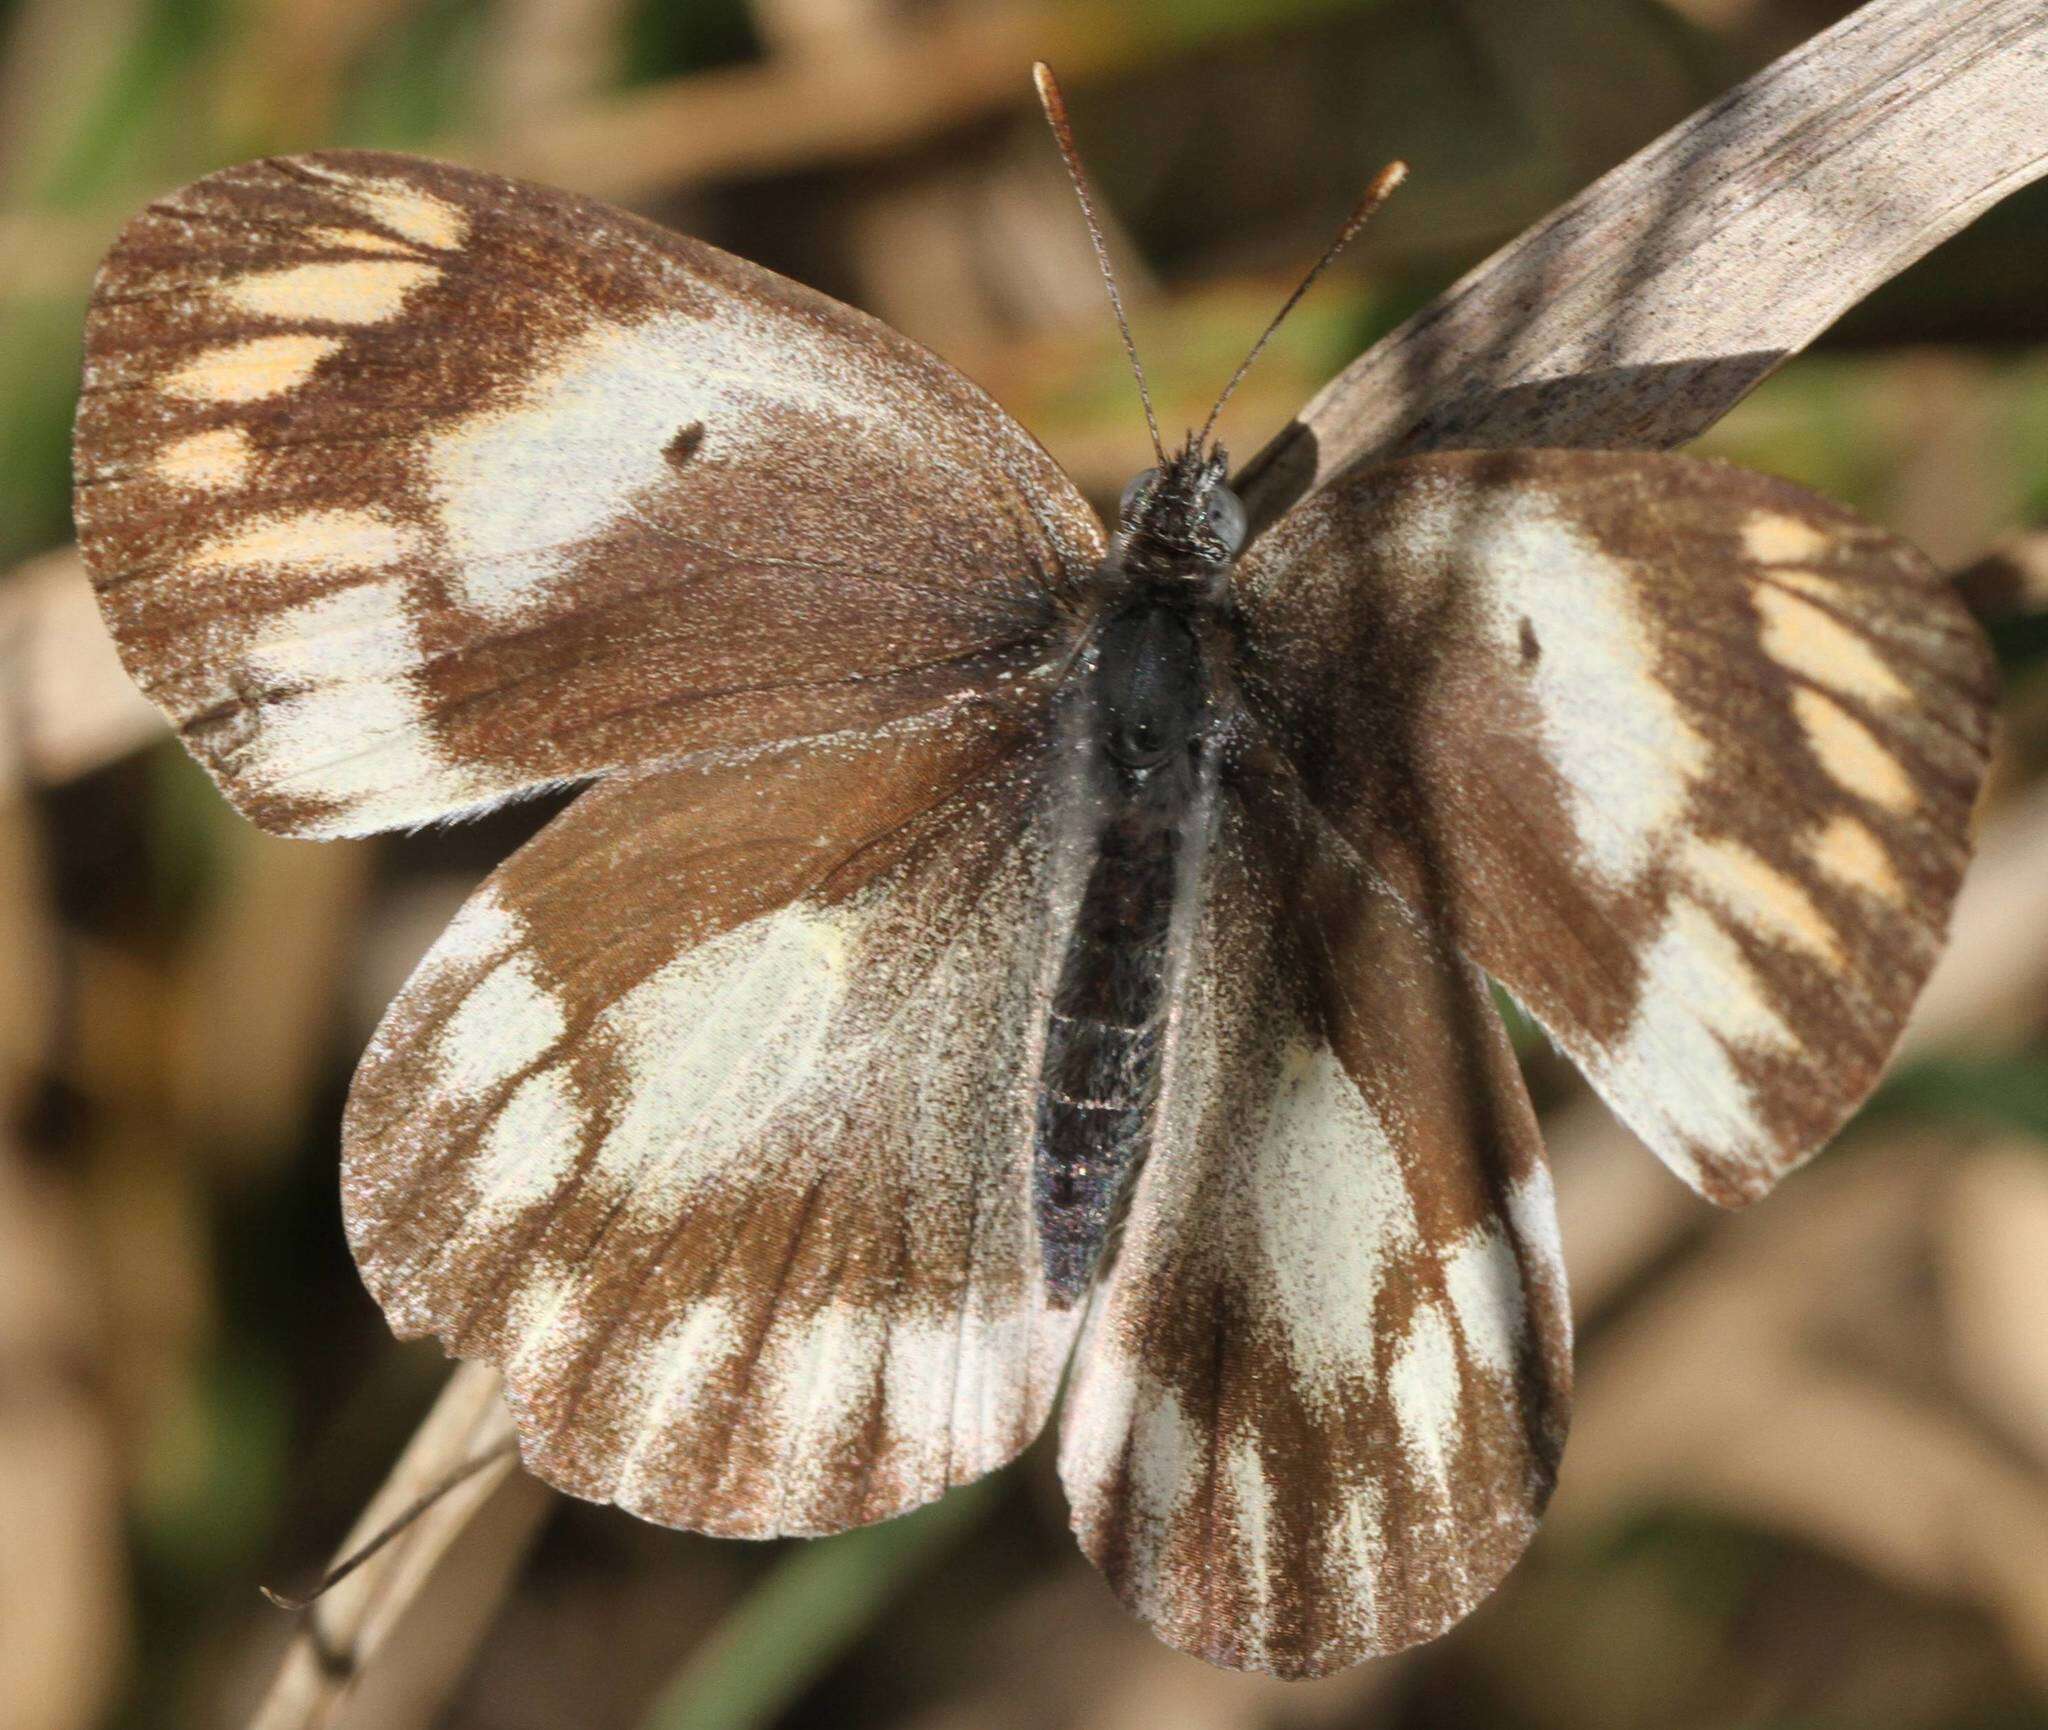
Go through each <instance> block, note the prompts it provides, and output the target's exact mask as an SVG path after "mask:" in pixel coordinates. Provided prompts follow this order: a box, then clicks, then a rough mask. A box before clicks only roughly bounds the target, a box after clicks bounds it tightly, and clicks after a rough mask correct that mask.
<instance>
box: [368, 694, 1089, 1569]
mask: <svg viewBox="0 0 2048 1730" xmlns="http://www.w3.org/2000/svg"><path fill="white" fill-rule="evenodd" d="M1039 755H1040V754H1039V752H1038V751H1037V750H1036V748H1035V746H1034V739H1033V735H1032V732H1031V728H1030V725H1029V722H1028V720H1026V719H1020V717H1019V716H1018V715H1017V714H1015V713H1003V712H1001V711H991V710H990V709H988V708H986V707H983V706H969V707H967V708H965V709H962V710H958V711H955V712H953V713H952V714H950V715H948V716H945V717H941V718H939V719H936V720H931V719H922V718H921V719H916V720H912V721H907V722H901V723H898V724H897V725H896V726H895V727H893V728H890V729H887V730H886V731H884V732H882V733H878V734H875V735H872V736H869V737H867V738H860V739H838V740H825V741H817V742H813V743H809V744H805V745H799V746H789V747H779V748H777V749H774V750H771V751H766V752H762V753H758V754H755V755H752V756H750V757H748V758H747V759H745V760H744V761H742V762H739V763H736V764H724V763H702V764H697V765H684V766H681V767H678V768H674V769H658V770H652V771H646V772H643V773H639V774H633V775H621V776H617V777H614V778H612V779H610V780H608V781H606V782H604V783H603V784H601V785H600V786H598V787H597V788H594V789H593V790H591V791H590V792H588V793H586V794H584V795H583V796H582V797H581V798H580V799H579V800H578V801H577V802H576V803H575V804H574V805H572V806H571V807H570V809H569V810H568V811H567V812H565V813H564V814H563V815H562V816H560V817H558V818H556V819H555V821H554V822H553V823H551V824H550V825H549V826H548V827H547V828H546V829H544V830H543V831H542V832H541V833H540V834H539V835H538V836H537V837H536V838H535V839H534V840H533V841H532V842H530V843H529V844H528V845H527V846H526V847H525V848H523V849H522V850H521V851H520V852H518V853H516V854H515V855H513V857H512V858H511V859H509V860H508V861H507V862H506V863H505V864H504V865H503V866H501V867H500V868H499V870H498V871H497V872H496V873H494V874H493V875H492V877H491V878H490V879H489V880H488V881H487V882H486V883H485V884H484V886H483V887H482V888H481V889H480V890H479V891H478V892H477V894H476V895H475V897H474V898H472V900H471V901H470V902H469V904H468V905H467V906H466V907H465V908H464V909H463V911H462V913H461V914H460V916H459V917H458V918H457V919H456V921H455V923H454V924H453V925H452V926H451V927H450V928H449V931H448V932H447V934H446V935H445V936H444V937H443V938H442V939H441V941H440V942H439V943H438V944H437V945H436V946H435V947H434V949H433V950H432V951H430V952H429V954H428V956H427V958H426V960H425V961H424V962H423V963H422V964H421V966H420V969H419V971H418V972H417V973H416V974H415V975H414V977H413V978H412V980H411V981H410V982H409V983H408V984H407V986H406V988H405V990H404V991H403V992H402V993H401V994H400V996H399V998H398V1000H397V1002H396V1003H394V1004H393V1005H392V1008H391V1011H390V1013H389V1014H388V1015H387V1016H386V1018H385V1020H384V1023H383V1025H382V1026H381V1027H380V1028H379V1030H378V1033H377V1037H376V1039H375V1041H374V1043H373V1044H372V1046H371V1049H370V1052H369V1055H368V1056H367V1057H366V1058H365V1060H364V1063H363V1066H362V1069H361V1070H360V1071H359V1072H358V1075H357V1078H356V1083H355V1086H354V1088H353V1090H352V1091H351V1094H350V1098H349V1109H348V1118H347V1123H346V1126H345V1132H344V1152H343V1194H344V1199H345V1212H346V1216H347V1222H348V1229H349V1239H350V1243H351V1245H352V1246H353V1248H354V1250H355V1254H356V1260H357V1263H358V1265H359V1266H360V1267H361V1268H362V1271H363V1276H364V1279H365V1280H366V1281H367V1283H368V1284H369V1287H370V1289H371V1291H372V1292H373V1293H374V1294H375V1295H376V1296H377V1298H378V1300H379V1301H380V1302H381V1303H382V1304H383V1305H384V1308H385V1311H386V1313H387V1314H388V1315H389V1317H390V1319H391V1322H392V1325H393V1326H394V1328H396V1329H397V1331H398V1332H399V1333H401V1334H404V1335H419V1334H433V1335H438V1336H439V1337H440V1338H441V1339H442V1340H443V1342H444V1343H445V1344H446V1345H447V1346H448V1348H449V1350H450V1351H452V1352H456V1353H459V1354H460V1355H462V1356H464V1357H470V1358H481V1359H483V1360H484V1361H486V1362H489V1363H493V1364H497V1365H499V1366H500V1367H501V1368H502V1369H503V1371H504V1374H505V1379H506V1383H507V1387H508V1390H509V1394H510V1398H511V1401H512V1404H513V1410H514V1415H515V1416H516V1418H517V1420H518V1424H519V1430H520V1437H521V1446H522V1451H523V1454H524V1457H525V1459H526V1461H527V1463H528V1464H529V1465H530V1466H532V1467H533V1469H535V1470H536V1471H538V1472H539V1473H540V1474H541V1475H542V1476H543V1477H545V1478H547V1479H548V1480H549V1481H550V1482H552V1483H554V1484H556V1485H557V1486H559V1487H560V1488H563V1489H565V1490H569V1491H572V1492H574V1493H576V1494H578V1495H582V1496H589V1497H593V1498H596V1499H599V1500H604V1501H613V1502H617V1503H618V1504H619V1505H620V1506H622V1507H625V1508H629V1509H631V1510H632V1511H634V1512H635V1513H639V1514H641V1515H644V1516H646V1517H647V1518H650V1519H656V1520H660V1521H663V1522H664V1523H666V1524H669V1525H676V1526H685V1527H688V1528H690V1529H692V1530H696V1531H710V1532H720V1533H724V1534H727V1535H734V1536H746V1537H767V1536H773V1535H776V1534H780V1533H792V1532H797V1533H810V1532H821V1531H837V1530H841V1529H843V1528H844V1527H847V1526H850V1525H857V1524H861V1523H864V1522H866V1521H870V1520H878V1519H883V1518H886V1517H888V1516H890V1515H892V1514H898V1513H902V1512H903V1511H904V1510H906V1509H908V1508H911V1507H915V1506H917V1505H918V1504H919V1503H921V1502H925V1501H929V1500H930V1499H932V1498H933V1497H935V1496H937V1495H939V1494H940V1493H941V1492H942V1491H944V1490H945V1489H947V1488H948V1487H949V1486H950V1485H953V1484H956V1483H960V1482H964V1481H966V1480H967V1479H970V1478H974V1477H978V1476H980V1475H981V1474H982V1473H984V1472H987V1471H989V1470H991V1469H993V1468H994V1467H996V1466H998V1465H1000V1464H1002V1463H1003V1462H1004V1461H1005V1460H1007V1459H1009V1458H1010V1457H1011V1456H1012V1455H1013V1454H1015V1453H1016V1452H1017V1451H1018V1449H1020V1448H1021V1447H1022V1446H1023V1445H1024V1444H1025V1443H1026V1442H1028V1441H1029V1440H1030V1439H1031V1438H1032V1436H1033V1435H1035V1434H1036V1433H1037V1431H1038V1429H1039V1428H1040V1427H1041V1425H1042V1424H1043V1423H1044V1421H1045V1415H1046V1411H1047V1409H1048V1407H1049V1405H1050V1403H1051V1400H1052V1395H1053V1390H1054V1388H1055V1386H1056V1385H1057V1383H1058V1379H1059V1374H1060V1368H1061V1365H1062V1363H1063V1361H1064V1359H1065V1355H1066V1347H1067V1344H1068V1342H1069V1340H1070V1339H1071V1336H1072V1332H1073V1328H1074V1326H1075V1323H1076V1320H1077V1317H1076V1315H1075V1313H1074V1312H1072V1311H1070V1310H1061V1309H1057V1308H1055V1307H1054V1306H1053V1305H1052V1304H1051V1303H1050V1301H1049V1299H1048V1294H1047V1292H1046V1290H1045V1287H1044V1283H1043V1281H1042V1279H1041V1278H1040V1274H1039V1267H1040V1261H1041V1252H1040V1249H1039V1246H1038V1240H1037V1235H1036V1227H1035V1220H1034V1216H1033V1213H1032V1210H1031V1207H1030V1205H1029V1194H1030V1191H1029V1178H1030V1123H1031V1118H1030V1110H1029V1097H1028V1090H1027V1088H1026V1085H1025V1082H1024V1079H1023V1078H1024V1077H1026V1076H1027V1075H1028V1073H1029V1071H1030V1067H1031V1056H1030V1053H1031V1049H1032V1043H1033V1040H1034V1038H1035V1037H1037V1035H1038V1034H1039V1032H1040V1031H1041V1028H1042V1020H1043V1014H1042V1004H1041V1002H1040V998H1041V996H1042V990H1041V987H1040V985H1039V983H1038V971H1039V968H1040V966H1041V962H1042V950H1043V947H1044V945H1043V938H1042V930H1041V919H1042V912H1041V909H1042V903H1043V881H1044V874H1045V868H1046V858H1047V849H1046V846H1045V841H1044V837H1043V836H1042V834H1040V833H1039V832H1038V826H1037V825H1038V804H1039V801H1038V798H1037V791H1038V789H1037V786H1036V782H1037V780H1038V778H1039V776H1040V774H1041V767H1040V761H1039Z"/></svg>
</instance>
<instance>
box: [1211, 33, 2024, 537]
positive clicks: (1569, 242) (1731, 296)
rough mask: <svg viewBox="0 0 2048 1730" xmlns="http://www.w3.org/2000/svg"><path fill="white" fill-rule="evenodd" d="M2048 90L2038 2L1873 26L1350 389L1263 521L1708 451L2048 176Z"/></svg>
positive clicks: (1364, 363)
mask: <svg viewBox="0 0 2048 1730" xmlns="http://www.w3.org/2000/svg"><path fill="white" fill-rule="evenodd" d="M2044 80H2048V8H2044V7H2043V6H2042V5H2041V4H2040V3H2039V0H1872V3H1871V4H1870V5H1867V6H1864V7H1863V8H1861V9H1860V10H1859V11H1857V12H1855V13H1854V14H1852V15H1851V16H1850V17H1849V18H1847V19H1845V20H1844V21H1843V22H1842V23H1841V24H1839V25H1837V26H1836V27H1835V28H1834V29H1832V30H1829V31H1826V32H1824V33H1823V34H1822V35H1820V36H1817V37H1815V38H1814V39H1813V40H1812V41H1811V42H1808V43H1807V44H1805V45H1804V46H1803V47H1801V48H1799V49H1797V50H1795V51H1794V52H1792V53H1791V54H1788V55H1786V56H1785V57H1784V58H1783V59H1781V60H1778V61H1775V62H1773V63H1772V64H1771V65H1770V66H1768V67H1766V68H1765V69H1764V70H1763V71H1761V72H1759V73H1758V74H1757V75H1756V76H1755V77H1753V78H1751V79H1750V80H1749V81H1748V82H1747V83H1745V84H1743V85H1741V86H1739V87H1738V88H1737V89H1735V90H1733V91H1731V92H1730V93H1729V94H1728V95H1727V96H1725V97H1723V98H1722V99H1721V100H1720V101H1718V102H1716V103H1714V104H1713V105H1712V106H1710V107H1708V108H1705V109H1702V110H1701V111H1700V112H1699V113H1698V114H1696V115H1694V116H1693V117H1692V118H1691V119H1690V120H1688V121H1686V122H1685V123H1684V124H1683V125H1681V126H1678V127H1676V128H1674V129H1673V130H1672V131H1670V132H1667V133H1666V134H1665V135H1664V136H1663V137H1662V138H1659V139H1658V140H1657V141H1656V142H1655V143H1653V144H1651V145H1649V146H1647V147H1646V148H1645V149H1643V150H1641V151H1639V152H1638V153H1637V154H1636V155H1634V156H1633V157H1631V158H1630V159H1629V160H1628V161H1627V162H1625V163H1623V164H1622V165H1621V166H1620V167H1619V168H1616V169H1615V170H1613V171H1612V172H1611V173H1609V174H1607V175H1606V176H1604V177H1603V178H1602V179H1600V180H1599V181H1597V182H1595V183H1594V184H1593V185H1592V186H1591V187H1589V188H1588V189H1587V190H1586V191H1585V192H1583V193H1582V194H1580V195H1579V197H1577V198H1576V199H1574V200H1573V201H1572V202H1571V203H1569V204H1567V205H1566V206H1564V208H1563V209H1561V210H1559V211H1558V212H1557V213H1556V214H1555V215H1553V216H1551V217H1549V218H1548V219H1546V220H1545V221H1544V222H1542V223H1539V224H1538V225H1537V226H1536V227H1535V228H1533V229H1531V230H1529V231H1528V232H1527V233H1526V234H1524V235H1522V236H1521V238H1519V239H1518V240H1515V241H1514V242H1512V243H1511V244H1510V245H1508V246H1507V247H1505V248H1504V249H1503V250H1501V251H1500V252H1498V253H1496V254H1495V255H1494V256H1493V257H1492V258H1490V259H1488V260H1487V261H1486V262H1485V263H1484V264H1481V265H1480V266H1479V267H1478V268H1477V269H1476V270H1474V271H1472V272H1471V273H1470V274H1469V275H1468V276H1466V277H1465V278H1464V279H1463V280H1462V281H1460V282H1459V283H1457V284H1456V285H1455V286H1454V287H1452V288H1451V289H1449V290H1448V291H1447V292H1445V293H1444V294H1443V295H1442V296H1440V297H1439V298H1438V299H1437V300H1436V301H1435V302H1433V303H1432V304H1431V305H1430V306H1428V307H1426V308H1424V309H1423V310H1422V311H1421V312H1419V313H1417V314H1416V315H1415V317H1413V318H1411V319H1410V320H1409V321H1408V322H1407V323H1406V324H1404V325H1402V326H1401V328H1400V329H1399V330H1397V331H1395V332H1394V333H1393V334H1392V335H1390V336H1389V337H1387V339H1386V340H1385V341H1383V342H1381V343H1379V344H1378V345H1377V346H1376V347H1374V348H1373V349H1371V350H1370V351H1369V352H1368V353H1366V354H1365V355H1363V356H1361V357H1360V358H1359V359H1358V360H1357V361H1355V362H1353V363H1352V364H1351V365H1350V366H1349V367H1347V368H1346V369H1345V370H1344V371H1343V372H1342V373H1341V374H1339V375H1338V377H1337V378H1335V379H1334V380H1332V381H1331V383H1330V384H1329V385H1328V386H1326V387H1325V388H1324V389H1323V390H1322V391H1321V392H1319V393H1318V394H1317V395H1316V397H1315V399H1314V400H1313V401H1312V402H1310V404H1309V405H1308V407H1307V408H1305V409H1304V410H1302V412H1301V414H1300V416H1299V417H1298V418H1297V420H1296V421H1295V423H1294V424H1293V425H1291V426H1289V427H1288V428H1287V429H1286V430H1285V431H1283V432H1282V433H1281V434H1280V436H1279V437H1278V438H1277V439H1275V440H1274V441H1273V443H1272V444H1270V445H1268V446H1267V448H1266V449H1265V450H1264V451H1262V452H1261V453H1260V454H1259V456H1258V457H1257V458H1256V459H1255V460H1254V461H1253V462H1252V463H1251V464H1250V465H1249V467H1248V469H1247V471H1246V475H1245V481H1244V487H1245V491H1246V494H1247V503H1248V504H1250V505H1251V507H1252V514H1253V516H1254V518H1255V519H1257V520H1270V519H1271V518H1273V517H1276V516H1278V515H1279V513H1280V512H1281V511H1282V510H1284V509H1285V508H1286V507H1287V506H1288V505H1289V504H1291V503H1292V502H1293V501H1294V500H1295V499H1297V498H1299V497H1301V496H1302V495H1303V494H1305V493H1307V492H1309V491H1311V490H1313V489H1314V488H1316V487H1319V486H1321V485H1323V484H1324V483H1325V482H1326V481H1328V480H1329V479H1330V478H1331V476H1333V475H1335V474H1337V473H1339V472H1340V471H1342V470H1343V469H1345V468H1346V467H1348V466H1350V465H1351V464H1353V463H1355V462H1358V461H1361V460H1364V459H1368V458H1374V457H1384V456H1387V455H1390V454H1393V453H1396V452H1400V451H1415V450H1431V449H1452V448H1472V447H1486V448H1498V447H1504V446H1510V445H1608V446H1633V447H1652V448H1657V447H1667V446H1671V445H1676V444H1681V443H1683V442H1684V441H1685V440H1687V439H1689V438H1693V437H1695V436H1696V435H1697V434H1699V433H1701V432H1703V431H1704V430H1705V429H1706V428H1707V427H1709V426H1711V425H1712V424H1713V423H1714V422H1715V421H1716V420H1717V419H1719V418H1720V417H1721V415H1723V414H1725V413H1726V412H1727V411H1728V409H1729V408H1731V407H1732V406H1733V405H1734V404H1735V403H1736V402H1737V401H1739V400H1740V399H1741V398H1742V397H1743V396H1744V395H1746V394H1747V393H1748V392H1749V391H1750V390H1751V389H1752V388H1753V387H1754V386H1755V385H1756V384H1757V383H1758V381H1759V380H1761V379H1762V378H1764V377H1765V375H1767V374H1768V373H1769V372H1770V371H1771V370H1772V369H1773V368H1775V367H1776V366H1778V365H1779V364H1780V363H1781V362H1782V361H1783V360H1785V359H1786V357H1787V356H1789V355H1792V354H1796V353H1797V352H1798V351H1799V350H1800V349H1802V348H1804V347H1805V346H1806V345H1807V344H1808V343H1810V342H1811V341H1812V340H1813V339H1814V338H1815V337H1816V336H1818V335H1819V334H1820V333H1821V332H1822V331H1823V330H1825V329H1826V328H1827V327H1828V326H1829V325H1830V324H1832V323H1833V322H1834V321H1835V320H1836V319H1837V318H1839V317H1841V315H1842V314H1843V313H1844V312H1846V311H1847V310H1848V309H1849V308H1850V307H1852V306H1854V305H1855V304H1856V302H1857V301H1859V300H1861V299H1862V298H1863V297H1864V296H1865V295H1867V294H1869V293H1870V292H1871V291H1872V290H1873V289H1875V288H1878V287H1880V286H1882V285H1883V284H1884V283H1885V282H1887V281H1889V280H1890V279H1891V278H1892V277H1893V276H1896V275H1897V274H1898V273H1899V272H1900V271H1901V270H1903V269H1905V267H1906V266H1907V265H1909V264H1911V263H1912V262H1913V261H1914V260H1915V259H1917V258H1919V257H1920V256H1921V255H1922V254H1923V253H1925V252H1926V251H1927V250H1928V249H1929V248H1931V247H1933V246H1935V245H1936V244H1938V243H1939V242H1940V241H1942V240H1944V239H1946V238H1947V237H1948V236H1949V235H1951V234H1953V233H1955V232H1956V230H1958V229H1960V228H1962V227H1963V226H1964V225H1965V224H1966V223H1968V222H1969V221H1970V220H1971V219H1972V218H1973V217H1975V216H1976V215H1978V214H1979V213H1980V212H1981V211H1983V210H1985V209H1986V208H1988V207H1989V206H1990V205H1992V204H1994V203H1996V202H1997V201H1998V200H1999V199H2000V198H2003V197H2004V196H2005V195H2006V194H2007V193H2009V192H2012V191H2015V190H2016V189H2018V188H2019V187H2021V186H2024V185H2025V184H2026V183H2027V182H2028V181H2030V180H2032V179H2034V178H2035V177H2036V176H2038V175H2040V174H2041V173H2043V172H2044V171H2048V104H2044V103H2043V102H2042V101H2041V100H2040V91H2041V88H2042V84H2043V82H2044Z"/></svg>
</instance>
